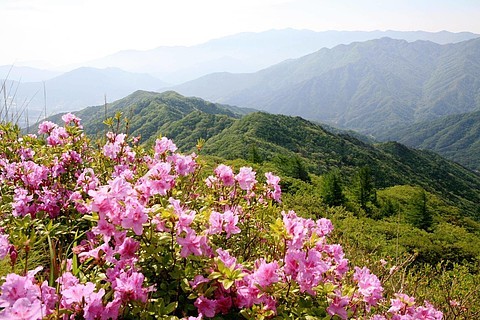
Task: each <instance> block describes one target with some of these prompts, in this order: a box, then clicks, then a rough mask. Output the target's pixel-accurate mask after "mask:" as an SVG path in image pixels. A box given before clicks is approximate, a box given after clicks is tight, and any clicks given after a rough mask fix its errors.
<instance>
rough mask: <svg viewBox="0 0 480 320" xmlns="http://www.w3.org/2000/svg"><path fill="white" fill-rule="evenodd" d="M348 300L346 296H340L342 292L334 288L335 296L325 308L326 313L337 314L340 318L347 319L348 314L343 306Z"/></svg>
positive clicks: (345, 305) (346, 304)
mask: <svg viewBox="0 0 480 320" xmlns="http://www.w3.org/2000/svg"><path fill="white" fill-rule="evenodd" d="M349 302H350V301H349V298H348V296H342V293H341V292H340V291H339V290H336V291H335V297H334V298H333V301H332V302H331V303H330V305H329V306H328V308H327V312H328V314H329V315H331V316H333V315H337V316H339V317H340V318H341V319H347V317H348V314H347V310H346V309H345V307H347V306H348V304H349Z"/></svg>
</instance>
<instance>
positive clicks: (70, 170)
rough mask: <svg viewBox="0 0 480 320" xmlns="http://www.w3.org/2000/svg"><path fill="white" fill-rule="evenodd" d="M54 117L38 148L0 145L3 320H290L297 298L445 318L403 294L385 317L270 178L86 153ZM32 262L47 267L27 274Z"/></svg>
mask: <svg viewBox="0 0 480 320" xmlns="http://www.w3.org/2000/svg"><path fill="white" fill-rule="evenodd" d="M62 119H63V120H64V122H65V126H63V127H61V126H58V125H56V124H53V123H51V122H43V123H42V124H40V126H39V131H38V134H39V136H38V137H37V136H34V135H29V136H25V137H23V138H19V139H17V140H12V141H7V139H3V140H2V141H1V142H0V182H1V183H2V189H1V191H2V195H4V198H5V199H11V202H10V203H9V206H3V207H2V208H3V209H2V210H3V211H2V212H1V214H2V215H3V218H4V221H3V222H1V227H2V228H3V229H2V233H1V234H0V258H2V259H3V258H6V257H10V260H11V265H12V268H13V270H15V271H16V273H10V274H8V275H6V277H5V281H4V282H3V284H2V286H1V287H0V289H1V294H0V308H2V310H1V311H0V318H17V319H42V318H45V317H58V318H60V317H62V318H64V319H68V318H70V319H74V318H85V319H92V320H94V319H118V318H123V317H126V316H129V317H133V318H146V317H149V316H151V315H153V314H155V315H157V316H159V317H163V316H168V315H170V316H172V317H176V318H190V319H202V318H212V317H215V316H217V315H229V316H231V317H238V316H239V315H242V316H244V317H247V318H256V317H263V318H268V317H273V316H275V315H278V316H284V317H290V318H291V317H294V316H295V315H298V314H299V313H295V312H296V311H295V310H294V307H292V308H290V309H288V308H285V307H284V305H290V306H297V305H298V304H299V301H301V300H302V299H307V298H308V299H310V300H312V301H315V306H317V307H322V308H323V312H324V315H325V316H326V315H332V316H333V315H336V316H338V317H340V318H342V319H347V318H349V317H363V318H372V319H409V318H408V317H411V318H412V319H414V318H415V319H418V318H422V319H440V318H441V317H442V314H441V312H439V311H437V310H435V309H434V308H433V307H432V306H431V305H430V304H428V303H426V304H425V306H417V305H416V304H415V301H414V300H413V298H410V297H408V296H406V295H403V294H397V295H396V297H395V299H392V300H391V307H390V308H389V309H388V306H386V303H387V302H386V301H387V299H385V298H384V296H383V288H382V284H381V283H380V280H379V279H378V278H377V277H376V276H375V275H374V274H372V273H371V272H370V270H369V269H368V268H366V267H363V268H359V267H354V268H353V271H351V270H352V268H351V267H350V266H349V262H348V260H347V259H346V258H345V254H344V252H343V249H342V247H341V246H340V245H338V244H331V243H329V239H328V237H329V235H330V234H331V232H332V231H333V225H332V223H331V221H330V220H327V219H324V218H322V219H318V220H316V221H315V220H312V219H305V218H302V217H299V216H298V215H297V214H296V213H295V212H294V211H288V212H285V211H283V212H282V211H281V210H279V209H278V207H277V203H279V202H280V201H281V187H280V178H279V177H278V176H275V175H274V174H272V173H271V172H267V173H265V175H264V176H260V175H259V176H257V173H256V172H255V171H254V170H253V168H251V167H246V166H244V167H241V168H238V171H237V170H234V168H232V167H230V166H227V165H224V164H220V165H216V166H214V168H212V169H213V174H212V175H210V176H207V175H203V167H204V166H206V165H205V164H204V163H202V162H201V161H199V159H198V157H197V155H196V154H194V153H192V154H190V155H182V154H180V153H177V147H176V146H175V144H174V143H173V142H172V141H171V140H169V139H167V138H165V137H163V138H161V139H157V140H156V141H155V144H154V147H153V150H152V151H151V152H145V151H143V150H142V149H141V148H140V147H138V146H134V145H133V144H132V143H131V140H129V137H128V136H127V135H125V134H121V133H112V132H109V133H108V134H107V136H106V141H105V143H104V144H103V147H102V148H93V147H90V146H89V142H88V139H87V138H86V137H85V135H84V134H83V131H82V126H81V124H80V119H78V118H77V117H75V116H74V115H72V114H67V115H64V116H63V117H62ZM3 134H5V133H3ZM5 136H6V135H5ZM134 144H135V141H134ZM207 166H208V165H207ZM205 177H206V178H205ZM259 180H260V181H259ZM5 208H7V209H5ZM27 231H28V232H27ZM36 234H38V235H39V236H38V238H34V237H33V236H32V235H36ZM20 251H22V255H19V252H20ZM32 251H37V252H49V257H47V258H45V259H42V258H39V262H38V263H40V264H42V265H41V266H40V267H38V268H36V269H34V270H33V271H28V272H27V270H28V267H29V266H28V263H30V261H29V260H28V256H29V254H31V252H32ZM20 256H21V257H26V258H25V261H23V262H24V264H23V265H24V267H22V268H19V267H18V263H17V259H18V257H20ZM22 259H23V258H22ZM20 269H22V270H20ZM41 270H45V272H41ZM308 299H307V300H308ZM382 308H383V309H382ZM302 312H303V311H302Z"/></svg>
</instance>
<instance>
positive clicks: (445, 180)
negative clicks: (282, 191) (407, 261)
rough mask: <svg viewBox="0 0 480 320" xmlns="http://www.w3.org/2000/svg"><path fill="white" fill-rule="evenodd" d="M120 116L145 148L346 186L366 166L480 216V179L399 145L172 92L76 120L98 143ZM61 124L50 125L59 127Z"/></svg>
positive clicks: (145, 95) (387, 180)
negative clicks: (265, 165) (171, 146)
mask: <svg viewBox="0 0 480 320" xmlns="http://www.w3.org/2000/svg"><path fill="white" fill-rule="evenodd" d="M118 112H121V113H122V117H121V118H120V119H121V121H120V123H119V128H120V130H121V131H124V129H125V130H126V131H128V132H129V133H130V134H131V135H132V136H136V135H141V138H142V141H144V142H145V143H146V144H151V143H153V141H154V139H155V138H157V137H159V136H160V135H162V136H167V137H169V138H172V139H173V140H174V142H176V144H177V145H178V146H179V148H180V149H181V150H183V151H194V150H196V145H197V142H198V140H199V139H203V140H204V141H205V142H204V146H203V149H202V151H201V152H202V153H205V154H209V155H215V156H219V157H222V158H224V159H237V158H244V159H250V158H251V157H252V152H254V153H255V157H256V161H260V162H273V163H280V167H281V165H282V164H285V162H288V161H290V160H291V159H298V161H300V162H301V163H303V164H304V165H305V168H306V170H308V171H309V172H311V173H315V174H323V173H325V172H328V171H330V170H332V169H334V168H341V169H342V171H343V172H344V173H345V174H346V179H348V178H347V177H352V175H353V174H354V172H355V171H356V170H358V168H361V167H365V166H368V167H369V168H371V169H372V170H371V172H372V175H373V176H374V178H375V182H376V184H377V186H378V187H388V186H393V185H405V184H410V185H419V186H422V187H424V188H425V189H427V190H429V191H431V192H435V193H437V194H440V195H442V196H443V197H444V198H445V199H447V200H448V201H451V202H452V203H455V204H456V205H458V206H460V207H462V208H464V210H466V212H468V213H469V214H470V215H472V216H474V217H476V215H478V213H479V211H478V210H479V207H478V204H479V203H480V176H478V175H476V174H475V173H473V172H471V171H469V170H467V169H465V168H464V167H462V166H460V165H458V164H456V163H454V162H451V161H448V160H445V159H443V158H442V157H440V156H439V155H437V154H435V153H433V152H429V151H420V150H414V149H410V148H408V147H406V146H404V145H402V144H399V143H396V142H388V143H382V144H368V143H365V142H362V141H360V140H358V139H356V138H354V137H352V136H349V135H345V134H334V133H331V132H329V131H327V130H325V129H324V128H323V127H322V126H320V125H318V124H315V123H313V122H310V121H308V120H305V119H302V118H300V117H291V116H284V115H274V114H268V113H262V112H253V110H249V109H241V108H237V107H231V106H228V105H220V104H214V103H210V102H207V101H205V100H202V99H199V98H186V97H183V96H181V95H180V94H178V93H176V92H172V91H169V92H165V93H155V92H144V91H137V92H135V93H134V94H132V95H129V96H128V97H126V98H123V99H121V100H118V101H116V102H114V103H112V104H108V105H107V108H106V109H105V107H104V106H98V107H89V108H87V109H83V110H81V111H78V112H76V114H77V115H78V116H79V117H80V118H82V123H83V125H84V127H85V130H86V132H87V134H89V135H90V136H92V137H98V138H101V137H103V136H104V134H105V132H106V131H107V130H108V128H107V127H106V126H105V125H104V124H103V122H104V121H105V119H106V118H109V117H114V116H115V114H117V113H118ZM60 116H61V114H59V115H56V116H54V117H52V118H49V120H51V121H55V122H57V123H60V122H61V119H60ZM125 118H128V121H125ZM114 126H115V127H117V126H116V125H114ZM29 130H30V132H33V131H34V130H35V128H30V129H29ZM295 161H296V160H295ZM477 218H480V217H477Z"/></svg>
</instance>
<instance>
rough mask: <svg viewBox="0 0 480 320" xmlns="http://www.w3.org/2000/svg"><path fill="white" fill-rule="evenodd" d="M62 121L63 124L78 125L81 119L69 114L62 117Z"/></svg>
mask: <svg viewBox="0 0 480 320" xmlns="http://www.w3.org/2000/svg"><path fill="white" fill-rule="evenodd" d="M62 120H63V121H64V122H65V124H69V123H70V122H73V123H74V124H75V125H79V124H80V120H81V119H80V118H78V117H77V116H75V115H74V114H72V113H70V112H69V113H67V114H64V115H63V116H62Z"/></svg>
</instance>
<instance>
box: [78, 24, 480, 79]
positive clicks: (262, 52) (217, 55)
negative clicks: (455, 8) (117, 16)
mask: <svg viewBox="0 0 480 320" xmlns="http://www.w3.org/2000/svg"><path fill="white" fill-rule="evenodd" d="M382 37H390V38H394V39H404V40H407V41H409V42H411V41H416V40H428V41H432V42H435V43H438V44H447V43H456V42H461V41H465V40H469V39H473V38H477V37H479V35H478V34H474V33H470V32H460V33H452V32H447V31H441V32H425V31H391V30H388V31H320V32H316V31H311V30H296V29H282V30H269V31H264V32H257V33H255V32H245V33H240V34H235V35H232V36H227V37H223V38H219V39H214V40H211V41H208V42H205V43H202V44H199V45H194V46H189V47H186V46H176V47H165V46H163V47H158V48H155V49H151V50H144V51H138V50H128V51H121V52H118V53H115V54H112V55H109V56H106V57H103V58H100V59H97V60H94V61H90V62H87V63H85V64H84V66H91V67H96V68H105V67H117V68H121V69H124V70H127V71H131V72H140V73H151V74H153V75H155V76H157V77H159V78H160V79H163V80H165V81H167V82H170V83H182V82H185V81H188V80H192V79H195V78H198V77H200V76H203V75H206V74H209V73H213V72H236V73H244V72H255V71H258V70H260V69H263V68H266V67H269V66H271V65H273V64H276V63H279V62H281V61H284V60H286V59H292V58H299V57H301V56H304V55H307V54H310V53H312V52H315V51H317V50H319V49H321V48H332V47H334V46H337V45H339V44H349V43H352V42H355V41H367V40H372V39H378V38H382Z"/></svg>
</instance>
